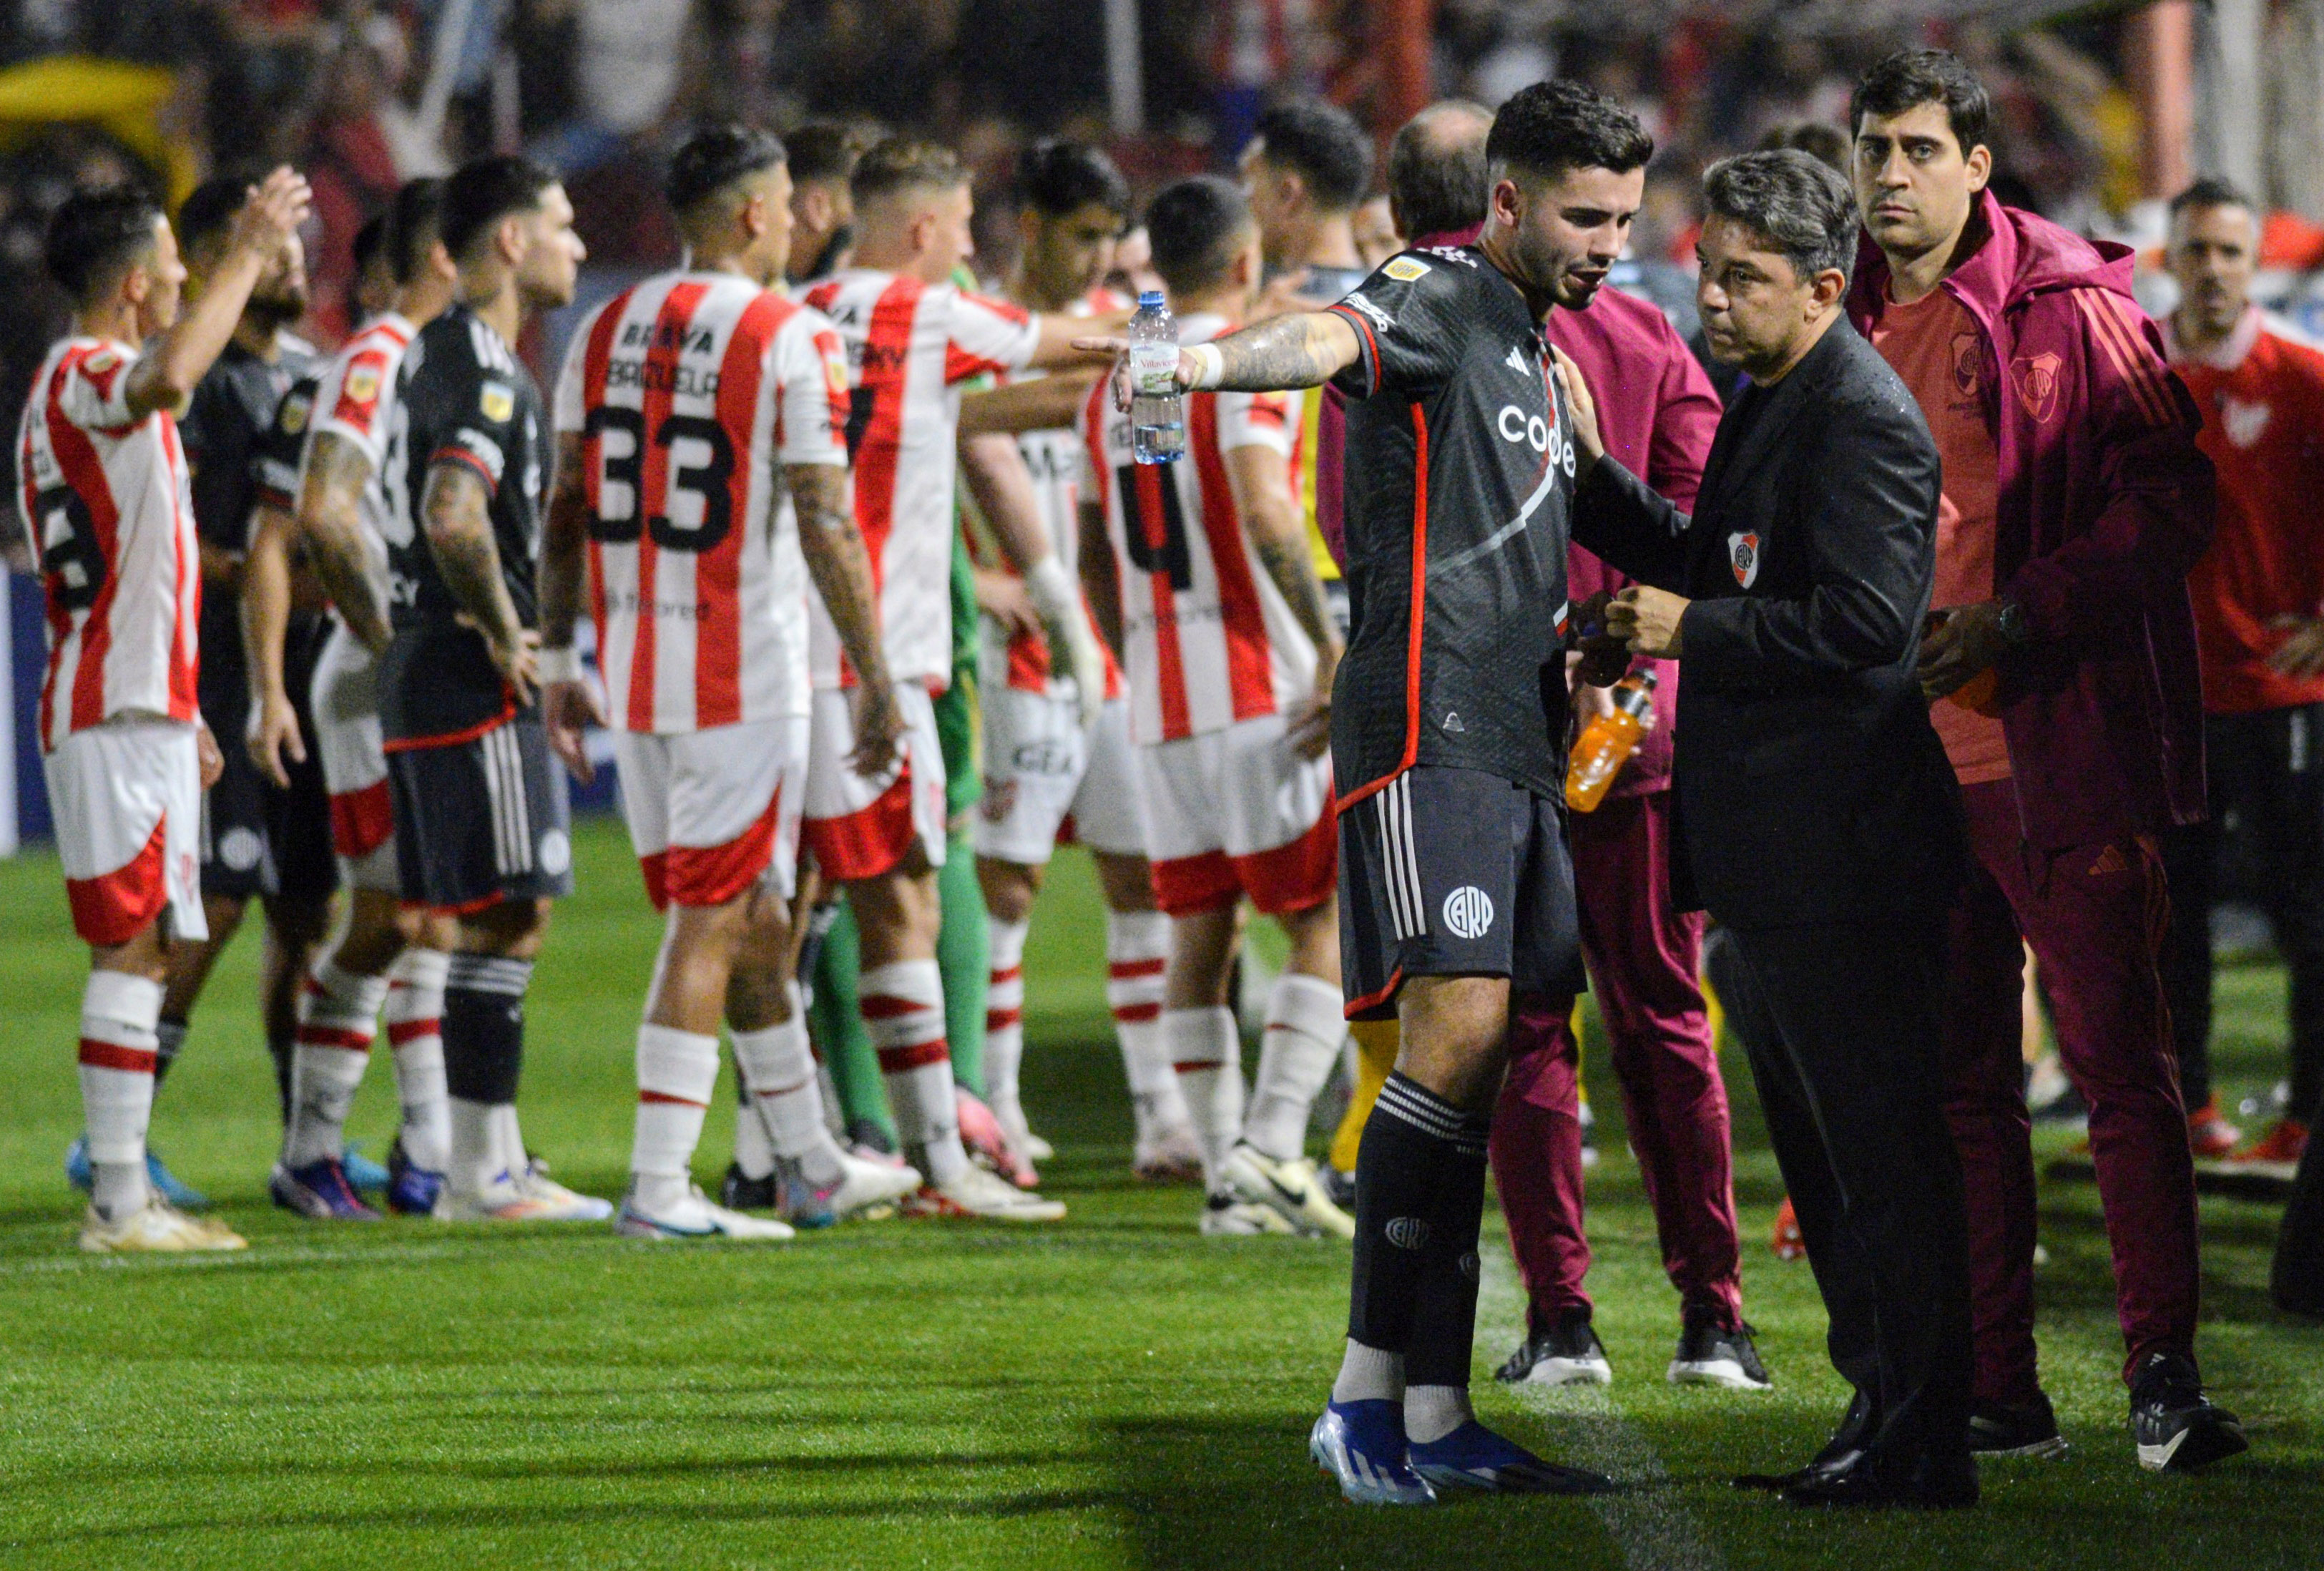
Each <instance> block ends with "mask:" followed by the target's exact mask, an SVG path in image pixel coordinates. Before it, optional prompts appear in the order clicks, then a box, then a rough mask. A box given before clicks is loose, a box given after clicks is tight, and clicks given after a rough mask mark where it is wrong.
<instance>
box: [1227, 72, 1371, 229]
mask: <svg viewBox="0 0 2324 1571" xmlns="http://www.w3.org/2000/svg"><path fill="white" fill-rule="evenodd" d="M1253 134H1255V135H1257V136H1258V138H1259V142H1260V143H1261V146H1260V149H1259V156H1260V157H1261V158H1263V159H1265V160H1266V161H1267V162H1268V163H1271V164H1274V165H1276V166H1277V168H1280V169H1287V170H1291V171H1295V172H1296V174H1297V175H1298V176H1299V178H1300V179H1301V180H1304V181H1305V182H1306V185H1307V194H1308V195H1309V196H1310V197H1312V198H1314V202H1315V205H1316V206H1317V207H1319V208H1323V210H1324V211H1325V212H1327V213H1344V212H1349V211H1351V210H1352V209H1353V208H1355V206H1356V204H1357V203H1359V202H1360V201H1362V200H1363V199H1364V192H1365V191H1366V189H1369V187H1370V185H1371V180H1372V139H1371V138H1370V137H1369V136H1368V135H1366V134H1364V128H1363V127H1362V126H1361V125H1358V124H1356V117H1355V116H1353V115H1351V114H1349V113H1348V112H1347V111H1346V110H1345V109H1342V108H1341V107H1340V106H1338V105H1337V104H1333V103H1329V102H1327V101H1325V100H1324V99H1322V98H1286V99H1285V100H1284V101H1283V102H1281V103H1279V104H1277V105H1275V106H1273V107H1271V108H1269V109H1268V110H1267V112H1266V113H1264V114H1262V115H1261V116H1259V124H1258V125H1257V126H1255V127H1254V128H1253Z"/></svg>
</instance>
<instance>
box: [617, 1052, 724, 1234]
mask: <svg viewBox="0 0 2324 1571" xmlns="http://www.w3.org/2000/svg"><path fill="white" fill-rule="evenodd" d="M717 1084H718V1039H717V1038H716V1037H705V1036H698V1035H696V1034H695V1033H694V1032H692V1031H682V1030H675V1029H674V1028H672V1027H669V1026H660V1025H652V1024H647V1025H641V1026H640V1027H638V1121H637V1132H636V1133H635V1134H634V1135H633V1136H632V1139H631V1142H630V1193H631V1195H632V1197H633V1199H634V1200H635V1201H636V1203H637V1205H638V1206H640V1207H641V1209H642V1210H644V1211H645V1212H647V1213H648V1214H649V1215H651V1214H652V1213H654V1212H657V1211H661V1210H666V1209H668V1208H669V1207H670V1206H675V1205H677V1204H678V1202H679V1201H681V1200H683V1199H685V1198H686V1196H687V1185H688V1184H689V1183H690V1182H691V1181H692V1178H693V1168H694V1148H695V1147H696V1145H698V1144H700V1143H701V1141H702V1120H703V1116H704V1115H705V1114H707V1113H708V1112H709V1111H710V1094H711V1092H712V1091H713V1090H714V1089H715V1087H716V1086H717Z"/></svg>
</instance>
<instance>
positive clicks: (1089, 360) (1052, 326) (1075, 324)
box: [1025, 310, 1130, 429]
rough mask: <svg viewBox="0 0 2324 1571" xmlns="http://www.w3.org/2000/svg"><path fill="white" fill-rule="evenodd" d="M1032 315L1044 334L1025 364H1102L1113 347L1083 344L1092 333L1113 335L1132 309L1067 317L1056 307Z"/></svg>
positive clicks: (1122, 324)
mask: <svg viewBox="0 0 2324 1571" xmlns="http://www.w3.org/2000/svg"><path fill="white" fill-rule="evenodd" d="M1034 320H1035V321H1036V322H1037V323H1038V324H1039V325H1040V328H1041V338H1040V342H1039V343H1037V344H1036V345H1035V346H1034V347H1033V357H1032V358H1031V359H1029V360H1028V361H1026V362H1025V364H1027V365H1087V366H1092V367H1099V368H1102V366H1103V365H1104V364H1105V362H1106V360H1107V358H1108V356H1110V355H1111V350H1107V349H1091V348H1086V347H1084V345H1085V344H1086V343H1087V341H1088V340H1089V338H1090V337H1091V336H1092V335H1093V334H1095V335H1098V336H1101V337H1111V335H1113V334H1115V333H1119V332H1120V331H1121V329H1122V328H1123V327H1124V326H1126V325H1127V324H1128V323H1129V321H1130V312H1129V311H1128V310H1118V311H1106V312H1104V313H1102V314H1101V315H1098V316H1094V317H1068V316H1064V315H1061V314H1059V313H1058V312H1056V311H1043V312H1041V313H1040V314H1039V315H1038V316H1037V317H1035V318H1034ZM1035 429H1039V428H1035Z"/></svg>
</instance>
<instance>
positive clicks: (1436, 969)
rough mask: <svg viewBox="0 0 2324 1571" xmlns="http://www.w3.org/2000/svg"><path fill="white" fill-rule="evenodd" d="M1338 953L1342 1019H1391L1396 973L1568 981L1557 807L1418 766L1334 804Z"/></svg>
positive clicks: (1576, 971) (1569, 871)
mask: <svg viewBox="0 0 2324 1571" xmlns="http://www.w3.org/2000/svg"><path fill="white" fill-rule="evenodd" d="M1340 966H1341V972H1342V976H1343V977H1344V979H1345V988H1346V992H1347V996H1348V1001H1349V1002H1348V1015H1349V1018H1350V1019H1351V1020H1387V1019H1391V1018H1393V1017H1394V1016H1395V1014H1396V994H1397V988H1398V987H1400V986H1402V985H1403V984H1404V981H1405V979H1406V977H1409V976H1506V977H1508V979H1509V983H1510V985H1511V987H1512V988H1514V989H1515V990H1516V991H1517V992H1518V993H1546V994H1551V995H1555V994H1560V993H1580V992H1582V989H1583V987H1584V985H1585V983H1584V978H1583V974H1582V938H1581V931H1580V927H1579V924H1578V922H1577V920H1576V919H1575V915H1574V904H1573V863H1572V857H1571V856H1570V855H1568V854H1567V851H1566V847H1565V822H1564V813H1563V809H1562V808H1561V806H1560V805H1559V804H1558V803H1557V802H1555V801H1553V800H1552V799H1549V798H1547V797H1542V796H1536V795H1535V794H1534V793H1533V792H1532V791H1530V790H1526V788H1525V787H1524V786H1521V785H1517V784H1516V783H1514V782H1512V781H1506V780H1503V779H1501V778H1500V777H1499V775H1491V774H1485V773H1483V772H1480V771H1477V770H1470V769H1440V768H1436V767H1433V766H1429V765H1421V766H1419V767H1416V768H1413V769H1408V770H1406V771H1405V772H1403V773H1402V774H1400V775H1397V777H1396V778H1395V779H1394V780H1392V781H1389V782H1388V784H1387V785H1385V786H1383V787H1382V788H1380V789H1379V790H1377V791H1374V792H1373V793H1372V794H1371V795H1370V796H1369V797H1366V798H1363V799H1361V800H1359V801H1357V802H1354V803H1351V804H1346V805H1343V806H1342V809H1341V811H1340Z"/></svg>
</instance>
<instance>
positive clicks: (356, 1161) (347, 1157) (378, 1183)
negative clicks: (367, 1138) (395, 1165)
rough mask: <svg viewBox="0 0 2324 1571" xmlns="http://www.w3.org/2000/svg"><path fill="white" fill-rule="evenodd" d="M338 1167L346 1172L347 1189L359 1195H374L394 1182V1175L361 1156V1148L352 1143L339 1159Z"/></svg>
mask: <svg viewBox="0 0 2324 1571" xmlns="http://www.w3.org/2000/svg"><path fill="white" fill-rule="evenodd" d="M339 1166H340V1167H341V1168H343V1169H346V1175H347V1187H349V1188H352V1189H354V1190H355V1192H356V1193H357V1194H360V1195H376V1194H378V1193H379V1192H380V1191H382V1190H383V1189H385V1188H386V1187H388V1185H390V1184H392V1183H393V1182H394V1181H395V1175H394V1174H392V1173H391V1172H389V1171H388V1170H387V1169H385V1168H383V1167H381V1166H380V1165H379V1164H378V1163H377V1162H375V1161H374V1160H371V1159H370V1158H369V1157H367V1156H365V1155H364V1154H363V1148H362V1147H361V1146H359V1145H356V1144H355V1142H354V1141H348V1142H347V1149H346V1152H345V1154H343V1155H342V1156H341V1157H340V1158H339Z"/></svg>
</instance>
